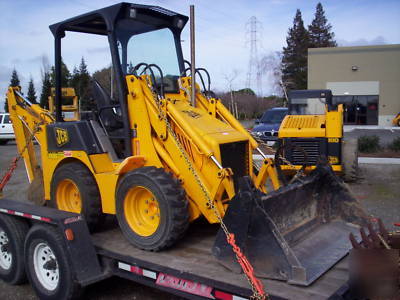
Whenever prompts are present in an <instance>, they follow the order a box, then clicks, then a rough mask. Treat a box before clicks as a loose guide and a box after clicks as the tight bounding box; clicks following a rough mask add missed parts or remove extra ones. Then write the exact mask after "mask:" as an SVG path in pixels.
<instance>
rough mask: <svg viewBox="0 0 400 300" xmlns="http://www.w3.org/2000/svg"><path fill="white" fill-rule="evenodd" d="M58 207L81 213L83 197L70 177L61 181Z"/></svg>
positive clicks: (58, 189)
mask: <svg viewBox="0 0 400 300" xmlns="http://www.w3.org/2000/svg"><path fill="white" fill-rule="evenodd" d="M56 201H57V207H58V208H59V209H61V210H65V211H70V212H74V213H78V214H79V213H81V211H82V199H81V194H80V192H79V189H78V186H77V185H76V184H75V182H73V181H72V180H70V179H64V180H62V181H60V182H59V184H58V186H57V191H56Z"/></svg>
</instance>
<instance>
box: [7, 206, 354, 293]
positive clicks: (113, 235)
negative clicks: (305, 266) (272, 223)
mask: <svg viewBox="0 0 400 300" xmlns="http://www.w3.org/2000/svg"><path fill="white" fill-rule="evenodd" d="M10 224H11V225H10ZM105 227H106V228H104V230H101V231H99V232H97V233H94V234H90V233H89V230H88V228H87V224H86V222H85V220H84V219H83V218H82V216H81V215H79V214H74V213H69V212H64V211H60V210H55V209H52V208H48V207H42V206H36V205H33V204H30V203H23V202H19V201H13V200H7V199H2V200H0V241H2V242H1V243H2V244H1V255H0V256H1V257H4V254H5V253H6V251H8V252H9V253H10V254H11V256H12V259H11V261H12V264H11V267H9V269H8V271H7V270H5V269H4V265H3V264H2V262H3V263H4V259H3V260H2V258H1V257H0V278H2V279H3V280H5V281H6V282H8V283H11V284H16V283H19V282H21V280H22V277H21V276H22V275H21V274H19V273H21V268H22V271H24V267H25V269H26V273H27V275H28V278H29V279H30V282H31V284H32V286H33V288H34V290H35V292H36V293H37V295H38V296H39V298H42V299H70V298H72V297H73V296H76V295H77V293H76V291H74V289H80V288H79V287H81V286H82V287H85V286H88V285H90V284H93V283H95V282H98V281H101V280H104V279H106V278H109V277H111V276H119V277H122V278H126V279H129V280H132V281H135V282H138V283H140V284H144V285H147V286H150V287H152V288H156V289H159V290H163V291H165V292H168V293H171V294H174V295H177V296H180V297H184V298H187V299H222V300H227V299H232V300H234V299H235V300H242V299H250V296H251V294H252V292H251V289H250V285H249V283H248V282H247V280H246V278H245V276H244V275H243V274H236V273H233V272H231V271H229V270H228V269H226V268H224V267H223V266H222V265H220V264H219V263H218V262H217V261H216V259H215V258H214V257H213V256H212V255H211V246H212V244H213V242H214V238H215V235H216V232H217V230H218V226H213V225H209V224H201V223H198V224H193V225H192V226H191V228H190V229H189V230H190V232H189V233H188V234H187V235H186V236H185V238H184V239H183V240H182V241H181V242H180V243H178V244H177V245H175V246H174V247H172V248H171V249H169V250H165V251H162V252H147V251H143V250H140V249H138V248H135V247H134V246H132V245H130V244H129V243H128V241H126V240H125V238H124V237H123V235H122V233H121V231H120V230H119V228H118V226H116V224H112V222H110V225H109V226H105ZM46 230H47V231H48V233H46ZM3 233H5V234H6V237H7V239H8V242H7V246H8V247H6V246H4V235H2V234H3ZM54 236H56V237H58V240H57V239H56V240H57V245H58V246H57V245H55V244H54V242H52V239H53V240H54ZM33 237H35V238H36V244H35V243H34V242H33V245H36V248H35V249H37V248H38V247H37V246H38V242H37V241H42V244H43V245H46V244H47V245H48V246H50V248H51V250H52V252H53V254H54V256H55V257H56V259H57V264H56V265H57V268H58V269H57V272H58V273H57V274H58V275H59V276H58V277H57V279H58V281H59V282H58V283H57V286H56V287H55V288H54V290H51V288H52V287H53V286H51V285H50V288H49V289H48V290H46V289H45V290H43V285H42V284H41V283H40V280H39V282H38V280H35V279H34V278H33V277H34V276H33V275H32V272H33V273H34V272H40V270H39V271H37V270H36V269H37V266H36V269H35V267H34V265H33V266H32V263H31V262H32V261H34V259H35V254H34V253H35V251H36V250H35V249H33V250H35V251H33V250H32V249H30V244H32V243H31V242H32V241H35V239H34V238H33ZM21 251H22V255H21ZM31 253H33V254H32V255H33V258H30V256H29V255H30V254H31ZM22 257H23V259H22ZM49 265H50V264H47V266H46V265H45V266H44V272H45V274H44V276H46V272H47V270H48V269H51V267H49ZM53 268H54V264H53ZM35 270H36V271H35ZM10 272H11V273H13V272H14V273H15V274H11V275H10V274H8V273H10ZM54 272H55V271H54V270H53V273H54ZM7 274H8V275H7ZM47 274H48V273H47ZM18 276H19V277H21V278H17V277H18ZM50 279H51V278H50ZM347 280H348V267H347V258H346V257H345V258H344V259H342V260H341V261H340V262H339V263H338V264H336V265H335V266H334V267H332V268H331V269H330V270H329V271H328V272H326V273H325V274H324V275H323V276H322V277H320V278H319V279H318V280H316V281H315V282H314V283H313V284H311V285H310V286H307V287H305V286H296V285H290V284H288V283H286V282H283V281H277V280H268V279H262V280H261V281H262V283H263V284H264V287H265V289H266V291H267V292H268V294H269V295H270V297H271V299H299V300H301V299H343V298H344V297H345V296H344V295H345V293H346V291H347ZM69 281H71V282H69ZM44 283H45V284H44V285H46V280H45V281H44ZM50 283H51V282H50ZM73 283H74V284H73ZM60 285H62V286H61V288H60Z"/></svg>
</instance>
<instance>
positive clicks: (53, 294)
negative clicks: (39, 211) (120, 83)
mask: <svg viewBox="0 0 400 300" xmlns="http://www.w3.org/2000/svg"><path fill="white" fill-rule="evenodd" d="M63 244H64V240H63V237H62V235H61V234H60V233H59V232H58V231H57V230H56V229H55V228H52V227H50V226H45V225H35V226H34V227H32V228H31V230H30V231H29V233H28V236H27V237H26V241H25V265H26V271H27V275H28V278H29V281H30V283H31V285H32V287H33V289H34V290H35V292H36V295H37V296H38V297H39V298H40V299H46V300H67V299H76V298H78V297H79V296H80V295H81V292H82V288H81V286H80V285H79V284H78V283H77V282H76V280H75V278H74V276H73V270H72V268H71V264H70V262H69V260H68V255H67V252H66V250H65V247H64V246H63Z"/></svg>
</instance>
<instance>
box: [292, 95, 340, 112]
mask: <svg viewBox="0 0 400 300" xmlns="http://www.w3.org/2000/svg"><path fill="white" fill-rule="evenodd" d="M288 98H289V99H288V100H289V103H288V104H289V105H288V106H289V107H288V108H289V115H291V114H292V99H306V98H324V99H325V103H326V105H327V106H328V111H331V110H333V109H334V108H335V105H333V100H332V91H331V90H292V91H289V93H288Z"/></svg>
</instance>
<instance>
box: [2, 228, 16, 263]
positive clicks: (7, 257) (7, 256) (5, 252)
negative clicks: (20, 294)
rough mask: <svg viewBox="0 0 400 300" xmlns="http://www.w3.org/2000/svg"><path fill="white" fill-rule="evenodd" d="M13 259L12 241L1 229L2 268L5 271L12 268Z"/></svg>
mask: <svg viewBox="0 0 400 300" xmlns="http://www.w3.org/2000/svg"><path fill="white" fill-rule="evenodd" d="M12 261H13V257H12V254H11V251H10V241H9V239H8V236H7V234H6V233H5V231H4V230H3V229H2V228H0V267H1V268H2V269H4V270H9V269H10V268H11V265H12Z"/></svg>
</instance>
